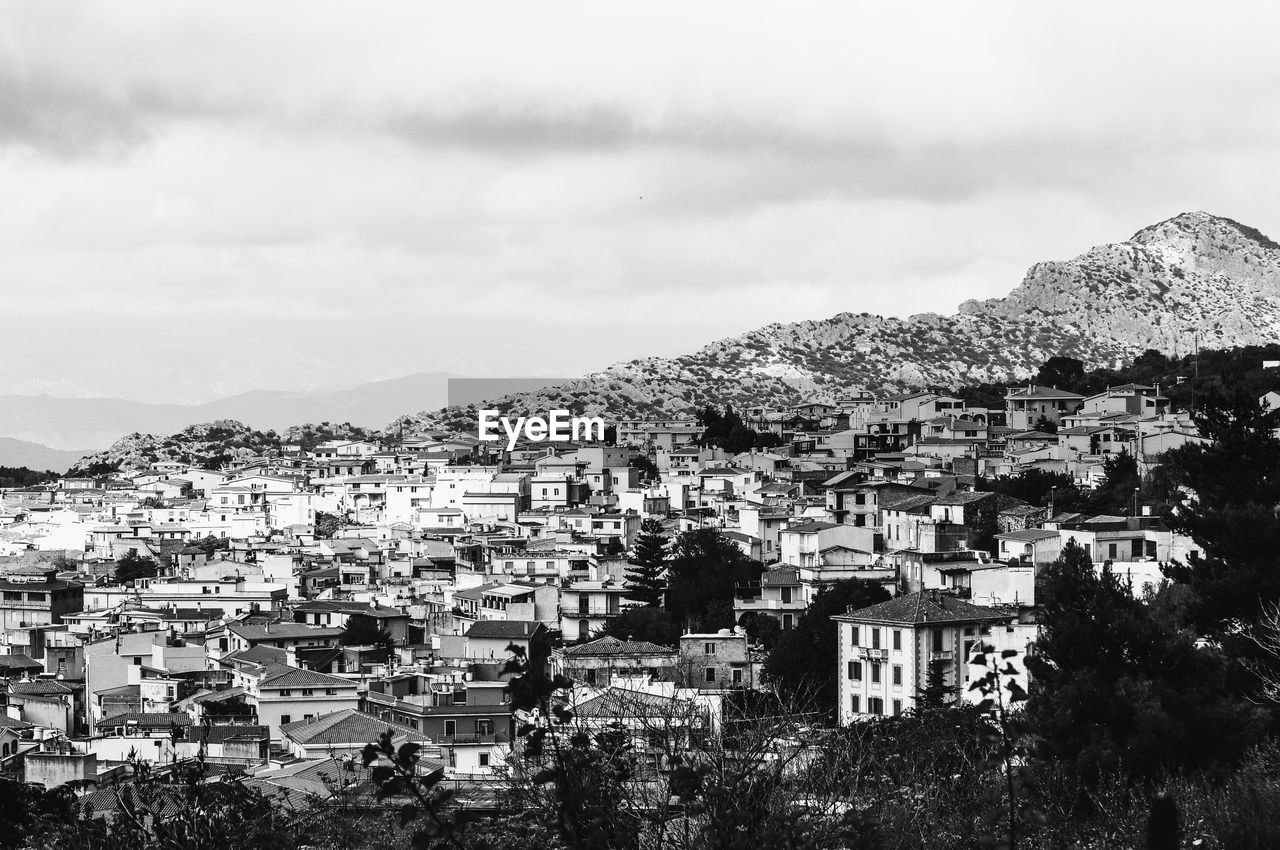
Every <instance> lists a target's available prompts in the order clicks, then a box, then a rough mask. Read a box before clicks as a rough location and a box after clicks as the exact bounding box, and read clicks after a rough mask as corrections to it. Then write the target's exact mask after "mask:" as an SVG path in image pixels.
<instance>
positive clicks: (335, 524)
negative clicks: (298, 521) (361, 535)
mask: <svg viewBox="0 0 1280 850" xmlns="http://www.w3.org/2000/svg"><path fill="white" fill-rule="evenodd" d="M346 525H347V520H346V517H342V516H338V515H337V514H331V513H327V512H325V511H316V521H315V527H316V537H320V538H323V539H325V540H328V539H331V538H332V537H333V536H334V535H335V534H337V533H338V532H339V531H341V530H342V529H343V528H345V527H346Z"/></svg>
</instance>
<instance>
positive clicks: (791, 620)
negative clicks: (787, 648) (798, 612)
mask: <svg viewBox="0 0 1280 850" xmlns="http://www.w3.org/2000/svg"><path fill="white" fill-rule="evenodd" d="M795 624H796V618H795V615H794V614H783V615H782V629H783V631H787V630H788V629H791V628H794V627H795Z"/></svg>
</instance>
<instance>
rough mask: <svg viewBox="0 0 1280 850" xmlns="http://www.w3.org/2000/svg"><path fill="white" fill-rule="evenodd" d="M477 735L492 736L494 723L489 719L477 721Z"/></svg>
mask: <svg viewBox="0 0 1280 850" xmlns="http://www.w3.org/2000/svg"><path fill="white" fill-rule="evenodd" d="M476 734H477V735H492V734H493V721H492V720H489V719H488V718H486V719H484V720H477V721H476Z"/></svg>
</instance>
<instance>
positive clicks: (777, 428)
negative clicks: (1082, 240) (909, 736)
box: [0, 383, 1205, 810]
mask: <svg viewBox="0 0 1280 850" xmlns="http://www.w3.org/2000/svg"><path fill="white" fill-rule="evenodd" d="M1004 402H1005V403H1004V407H1003V408H1001V409H997V408H985V407H982V408H979V407H973V406H970V405H967V404H966V403H965V402H964V401H963V400H962V399H960V398H958V397H949V396H946V395H941V394H937V393H931V392H915V393H907V394H901V395H895V396H888V397H875V396H873V395H870V394H867V393H856V394H852V395H850V396H849V397H847V398H843V399H841V400H840V401H839V402H838V403H834V404H831V403H816V402H815V403H808V404H802V405H797V406H794V407H791V408H787V409H771V408H764V407H754V408H750V409H747V410H744V411H743V412H742V422H743V423H744V424H745V425H746V426H747V427H749V428H750V429H751V430H752V431H754V432H755V433H756V434H757V435H771V436H770V437H769V438H768V439H767V440H764V441H763V442H768V443H769V444H771V445H770V447H769V448H754V447H753V448H749V449H748V450H746V451H741V452H737V453H730V452H728V451H726V450H725V449H724V448H722V447H719V446H716V445H710V444H708V441H707V440H706V439H705V432H706V423H705V422H699V421H695V420H694V419H669V420H630V421H619V422H616V423H611V425H612V426H613V428H611V433H610V434H609V435H608V439H607V440H606V441H604V442H595V443H546V442H540V443H528V442H524V443H522V444H521V445H517V446H516V447H515V448H514V449H512V450H510V451H507V450H505V443H495V442H481V441H480V440H478V439H477V438H476V436H475V435H474V434H466V433H452V434H446V433H432V434H426V435H421V436H417V437H413V438H406V439H403V440H400V441H397V442H396V443H395V444H379V443H378V442H373V441H328V442H322V443H318V444H316V445H312V446H303V445H292V446H287V447H285V450H283V451H279V452H272V453H270V454H269V455H265V456H253V457H239V458H237V459H236V460H235V462H233V463H230V464H227V465H226V466H225V467H224V468H221V469H202V468H196V467H183V466H182V465H181V464H177V463H171V462H160V463H156V464H155V465H154V466H153V467H151V468H145V469H122V470H119V471H117V472H114V473H110V474H103V475H98V476H87V477H74V478H61V479H59V480H57V481H56V482H51V483H49V484H47V485H41V486H36V487H29V488H25V489H10V490H7V491H4V492H3V493H2V501H0V568H2V569H3V571H4V577H3V583H4V587H3V590H4V598H3V604H2V605H0V611H2V614H3V621H2V631H0V644H2V646H0V652H3V654H2V655H0V675H3V677H4V691H3V694H4V697H3V699H4V713H3V715H2V716H0V722H2V724H3V729H2V730H0V736H2V737H3V744H0V770H3V771H4V772H5V773H6V774H8V775H11V776H14V777H21V778H22V779H23V780H24V781H26V782H33V783H40V784H42V785H44V786H45V787H48V788H55V787H59V786H64V785H70V786H72V787H74V788H76V789H78V793H83V794H92V793H94V792H95V789H98V788H103V787H106V786H107V785H108V783H109V782H110V781H112V780H113V779H115V780H118V779H119V778H120V777H128V776H130V775H131V767H130V766H131V765H132V764H135V763H136V762H137V761H138V760H139V759H142V760H145V761H147V762H149V763H151V764H152V765H153V767H154V768H156V769H162V768H166V767H170V768H171V767H172V766H174V765H177V764H181V763H183V762H185V761H189V760H191V759H193V758H196V757H197V756H198V757H199V758H200V759H201V760H202V762H203V763H207V764H213V765H217V766H219V767H220V768H221V769H224V770H231V769H234V770H236V771H238V772H239V773H241V774H243V776H244V777H245V781H246V782H247V783H249V784H250V785H251V786H253V787H257V788H260V789H262V790H264V791H266V792H269V793H285V792H288V791H296V792H307V793H320V794H330V793H334V791H333V789H332V788H327V786H325V785H324V784H323V783H321V782H320V781H319V780H318V779H317V775H318V773H319V771H320V769H321V768H322V767H324V766H325V765H331V764H332V763H333V762H334V760H335V759H338V760H341V759H344V758H345V759H351V758H354V757H355V756H356V755H358V754H359V753H360V752H361V751H362V750H363V748H364V747H365V746H366V744H368V743H370V742H371V741H375V740H377V738H378V736H379V735H380V734H381V733H382V732H383V731H385V730H390V731H391V733H392V734H393V736H394V739H395V741H397V742H413V743H416V744H419V745H420V746H421V747H422V753H423V757H424V758H425V759H428V760H430V761H431V762H432V763H433V764H435V765H438V767H439V769H440V770H441V771H442V775H443V776H444V777H445V778H446V779H447V780H449V781H450V782H453V783H454V784H455V785H456V787H457V788H458V789H459V793H460V794H462V795H463V796H464V797H467V795H470V796H469V797H467V798H468V799H470V800H472V801H473V802H474V803H475V804H476V805H482V803H483V801H484V800H485V799H491V798H492V796H493V794H494V791H493V789H494V787H495V786H499V785H501V783H502V782H504V781H506V780H507V779H508V778H509V777H510V765H511V762H512V760H513V758H514V757H515V755H518V750H519V747H520V741H519V738H518V735H517V728H518V727H520V726H521V725H522V724H523V723H524V722H525V721H524V718H522V717H521V716H519V715H520V711H519V710H518V709H516V708H514V707H513V706H512V704H511V700H510V698H509V693H508V688H507V685H508V683H509V680H510V679H511V676H512V673H511V668H510V667H509V666H508V665H507V662H508V660H509V659H510V658H512V657H513V653H518V654H519V655H520V656H521V657H527V658H531V659H538V660H539V663H545V664H547V665H548V666H549V669H550V670H552V671H555V672H556V673H560V674H563V675H565V676H566V677H567V678H568V679H569V680H570V681H571V682H572V687H571V689H570V695H569V697H568V701H569V703H571V704H572V705H573V706H574V707H575V710H576V711H577V712H578V715H579V716H580V717H588V716H589V717H591V718H592V720H593V722H596V723H600V724H605V725H607V724H619V725H620V726H621V728H624V729H631V730H634V731H635V733H636V735H638V736H641V735H642V726H643V724H639V723H638V721H637V706H648V707H649V708H650V709H651V708H652V707H653V705H654V704H655V703H660V704H661V705H663V706H665V707H666V709H665V710H667V711H677V712H678V713H680V716H682V717H685V718H686V719H687V722H688V723H689V724H691V725H692V726H696V727H697V728H699V729H702V730H715V729H717V728H718V727H719V725H720V723H721V721H722V714H723V708H724V705H725V703H726V700H728V699H732V698H733V697H734V695H736V694H741V693H742V692H747V691H762V692H769V691H771V690H773V683H772V682H771V680H770V677H769V676H768V675H767V673H766V670H765V663H764V662H765V654H766V647H765V646H763V645H762V644H761V642H760V641H759V640H758V639H757V636H758V634H759V633H760V632H761V631H762V630H761V629H759V628H756V627H755V626H756V625H757V624H758V623H759V621H760V620H761V619H762V618H767V619H771V620H773V621H774V623H775V626H774V627H773V628H771V629H770V630H769V631H770V632H773V631H781V632H786V631H788V630H791V629H793V628H795V627H796V625H797V623H798V622H799V620H800V618H801V617H802V616H803V615H804V613H805V611H806V610H807V609H808V608H809V606H810V604H811V603H812V602H813V600H814V599H815V598H816V597H817V596H818V594H819V593H820V592H822V591H823V589H824V588H829V587H831V586H832V585H834V584H836V583H837V582H841V581H845V580H849V579H860V580H863V581H865V582H868V583H871V584H874V585H878V586H879V587H882V588H883V589H884V590H885V591H886V592H887V593H886V598H887V599H888V601H884V602H878V603H876V604H873V605H869V606H866V607H863V608H859V609H856V610H854V609H850V610H847V611H845V612H843V613H841V614H838V615H837V616H835V617H833V618H832V619H831V621H830V624H829V628H830V630H832V632H835V633H837V634H838V635H839V638H838V646H839V658H838V663H837V664H836V665H835V666H834V667H833V668H832V669H830V670H829V671H827V672H828V675H829V679H830V681H832V682H835V683H836V686H837V688H838V700H837V710H836V713H835V717H834V718H833V719H834V720H835V721H836V722H838V723H839V724H843V725H847V724H856V723H859V722H862V721H865V720H867V719H870V718H876V717H881V716H899V715H903V714H905V713H908V712H911V711H913V709H915V707H916V701H917V699H918V698H919V695H920V694H921V692H922V690H923V689H924V688H925V686H926V684H927V682H926V679H927V678H928V677H930V676H931V675H936V676H938V677H939V681H938V682H935V683H934V684H935V685H936V684H938V683H939V682H940V684H941V686H942V687H943V688H944V689H945V691H946V693H947V695H948V699H949V700H952V701H957V702H959V701H964V700H974V699H976V698H975V697H974V696H973V692H972V691H971V690H970V689H969V688H968V687H967V686H968V685H969V683H970V679H971V675H972V669H971V656H972V654H973V652H974V647H975V644H977V643H979V642H981V643H983V644H987V645H991V646H994V647H995V648H996V649H998V650H1001V651H1005V650H1010V651H1011V652H1010V653H1008V654H1007V655H1008V657H1010V658H1012V659H1013V663H1014V664H1015V666H1016V668H1017V670H1018V679H1019V680H1020V681H1021V682H1022V686H1023V687H1025V686H1026V684H1027V682H1026V677H1027V673H1026V670H1025V667H1024V666H1023V665H1022V664H1021V660H1022V658H1023V657H1024V656H1025V654H1026V652H1027V650H1028V646H1029V645H1030V644H1031V643H1032V642H1033V641H1034V640H1035V639H1036V636H1037V618H1036V609H1037V598H1036V588H1037V575H1038V574H1039V572H1040V571H1041V570H1042V569H1043V568H1044V567H1045V566H1046V565H1047V564H1050V563H1052V562H1054V561H1055V560H1056V559H1058V558H1059V557H1060V555H1061V554H1062V551H1063V549H1064V546H1066V545H1067V543H1068V541H1070V540H1074V541H1075V542H1076V544H1078V545H1079V546H1082V547H1083V548H1084V551H1085V552H1086V553H1088V554H1089V555H1090V556H1091V557H1092V559H1093V560H1094V561H1095V562H1097V563H1098V564H1102V563H1103V562H1106V563H1107V564H1108V566H1109V568H1110V569H1111V570H1112V571H1114V572H1115V573H1117V574H1119V575H1122V576H1124V577H1125V579H1126V580H1127V581H1129V582H1130V587H1131V588H1132V592H1133V593H1134V594H1141V593H1142V592H1143V591H1144V589H1145V588H1147V587H1149V586H1152V585H1154V584H1157V583H1159V581H1160V580H1161V573H1160V565H1161V564H1162V563H1165V562H1168V561H1170V560H1186V559H1187V558H1188V557H1192V556H1193V555H1194V550H1195V548H1196V547H1195V544H1194V543H1193V542H1192V541H1191V540H1190V538H1188V537H1186V536H1184V535H1182V534H1178V533H1174V532H1173V531H1171V530H1170V529H1169V528H1167V527H1166V526H1165V525H1164V524H1163V523H1162V522H1161V521H1160V519H1159V518H1158V517H1156V516H1153V515H1152V513H1151V511H1150V510H1149V508H1148V507H1147V506H1144V505H1143V504H1141V502H1140V500H1139V499H1138V494H1137V492H1136V490H1135V492H1134V495H1133V499H1132V500H1131V502H1130V503H1129V504H1128V505H1127V508H1128V509H1127V510H1125V511H1124V512H1123V513H1121V514H1117V515H1089V514H1087V513H1080V512H1070V511H1067V510H1056V509H1055V505H1054V503H1053V497H1054V494H1053V493H1050V497H1049V504H1048V505H1047V506H1039V505H1035V504H1031V503H1029V502H1027V501H1023V500H1021V499H1018V498H1014V497H1012V496H1009V495H1005V494H1002V493H1000V492H996V491H994V490H991V489H984V488H983V487H982V486H981V482H983V481H985V480H992V479H998V478H1011V477H1017V476H1022V475H1024V474H1027V473H1033V472H1035V471H1039V473H1044V474H1052V475H1055V476H1058V478H1057V479H1055V480H1067V481H1069V482H1071V484H1072V485H1074V486H1075V487H1077V488H1080V489H1082V490H1085V491H1087V490H1089V489H1090V488H1093V487H1096V486H1097V485H1098V484H1099V483H1100V482H1101V481H1102V479H1103V477H1104V468H1105V467H1106V465H1107V463H1108V461H1113V460H1114V459H1115V458H1117V457H1119V456H1127V457H1131V458H1132V459H1133V461H1134V462H1135V463H1136V466H1137V468H1138V469H1139V470H1140V471H1147V470H1150V469H1151V468H1153V467H1154V466H1155V465H1157V464H1158V463H1159V459H1160V456H1161V455H1162V454H1163V453H1164V452H1166V451H1169V450H1171V449H1174V448H1177V447H1179V446H1183V445H1187V444H1196V443H1203V442H1205V440H1204V438H1203V437H1201V436H1200V435H1199V434H1198V432H1197V427H1196V425H1195V424H1194V422H1193V420H1192V418H1191V417H1190V416H1189V415H1188V414H1187V413H1186V412H1185V411H1177V412H1175V411H1173V410H1171V408H1170V404H1169V400H1168V398H1167V397H1166V396H1164V395H1162V393H1161V392H1160V390H1159V388H1158V387H1155V386H1147V385H1141V384H1126V385H1121V386H1115V387H1110V388H1108V389H1106V390H1105V391H1103V392H1100V393H1096V394H1093V395H1089V396H1084V395H1080V394H1076V393H1071V392H1067V391H1065V390H1058V389H1055V388H1054V387H1052V386H1043V385H1037V384H1033V383H1028V384H1026V385H1023V386H1012V387H1010V388H1009V389H1008V391H1007V393H1006V395H1005V399H1004ZM642 529H648V530H649V531H650V532H653V531H654V530H655V529H660V532H661V535H662V539H663V540H665V541H666V545H667V546H668V547H669V546H670V541H672V540H675V539H677V538H679V536H680V535H682V534H686V533H689V532H695V531H700V532H703V533H707V532H708V531H714V533H715V535H716V536H717V537H718V539H719V540H721V541H723V542H724V545H726V546H729V547H731V548H733V549H736V550H739V551H740V553H741V555H742V556H744V560H746V561H749V562H755V563H758V564H759V565H761V566H762V571H760V572H759V573H758V579H756V580H748V581H742V582H739V583H738V584H737V585H736V586H735V587H734V588H733V598H732V602H731V605H732V622H731V623H723V624H722V623H708V622H706V618H699V617H696V616H695V617H686V618H685V621H684V622H682V623H680V634H679V637H678V640H674V641H671V642H670V643H669V644H660V643H655V642H654V641H652V640H640V639H636V638H635V636H633V635H627V634H622V635H619V634H617V633H616V629H611V628H610V625H611V623H614V622H615V621H617V620H618V618H620V617H622V616H624V615H625V614H627V612H628V611H631V610H632V609H635V608H636V607H638V606H641V605H642V604H644V603H642V602H640V601H638V600H637V594H636V593H635V592H634V590H635V588H634V587H633V586H632V576H633V570H634V567H633V565H632V561H633V560H634V555H635V553H636V550H637V542H638V540H639V538H641V536H642V534H643V533H644V532H643V531H642ZM654 768H655V769H659V770H660V769H663V763H662V759H660V758H659V759H657V760H656V761H655V762H654ZM109 808H110V807H109V806H108V807H106V809H109ZM104 810H105V809H104Z"/></svg>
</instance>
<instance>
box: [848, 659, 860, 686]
mask: <svg viewBox="0 0 1280 850" xmlns="http://www.w3.org/2000/svg"><path fill="white" fill-rule="evenodd" d="M849 679H850V680H851V681H855V682H858V681H861V680H862V662H861V661H850V662H849Z"/></svg>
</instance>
